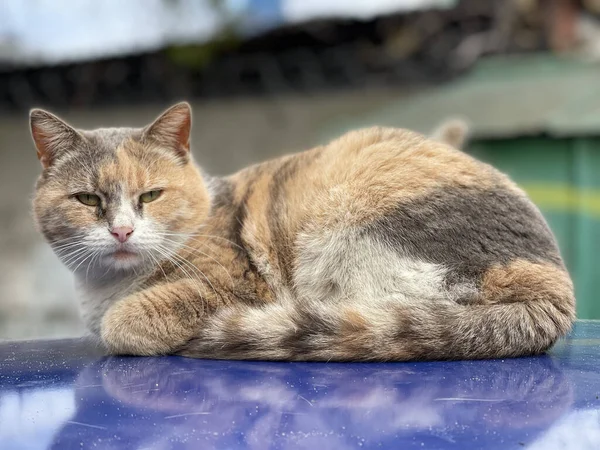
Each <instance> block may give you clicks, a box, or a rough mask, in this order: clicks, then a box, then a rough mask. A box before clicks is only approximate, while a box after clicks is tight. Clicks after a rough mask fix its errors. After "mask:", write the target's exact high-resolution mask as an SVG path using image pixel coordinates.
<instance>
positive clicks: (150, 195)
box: [140, 189, 162, 203]
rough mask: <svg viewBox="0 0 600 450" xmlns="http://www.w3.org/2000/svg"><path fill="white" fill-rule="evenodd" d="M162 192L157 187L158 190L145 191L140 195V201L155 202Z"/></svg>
mask: <svg viewBox="0 0 600 450" xmlns="http://www.w3.org/2000/svg"><path fill="white" fill-rule="evenodd" d="M160 194H162V191H161V190H159V189H157V190H156V191H148V192H144V193H143V194H142V195H140V202H142V203H150V202H153V201H154V200H156V199H157V198H158V197H160Z"/></svg>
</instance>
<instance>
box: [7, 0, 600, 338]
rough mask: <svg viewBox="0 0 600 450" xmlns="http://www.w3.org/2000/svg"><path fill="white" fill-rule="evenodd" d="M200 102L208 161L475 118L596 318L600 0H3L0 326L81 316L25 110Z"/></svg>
mask: <svg viewBox="0 0 600 450" xmlns="http://www.w3.org/2000/svg"><path fill="white" fill-rule="evenodd" d="M182 99H187V100H189V101H190V102H191V103H192V105H193V107H194V128H193V146H194V153H195V154H196V157H197V160H198V161H200V162H201V163H202V164H203V165H204V166H205V168H206V169H207V170H208V171H210V172H212V173H215V174H227V173H229V172H232V171H235V170H237V169H239V168H241V167H243V166H245V165H247V164H249V163H252V162H256V161H259V160H263V159H266V158H269V157H273V156H277V155H280V154H283V153H287V152H291V151H297V150H302V149H306V148H308V147H311V146H313V145H315V144H318V143H322V142H324V141H326V140H328V139H330V138H332V137H335V136H336V135H338V134H340V133H342V132H344V131H346V130H348V129H351V128H355V127H359V126H366V125H373V124H379V125H389V126H400V127H408V128H413V129H416V130H419V131H422V132H429V131H430V130H432V129H433V128H434V127H435V126H437V125H438V124H439V123H440V122H442V121H443V120H445V119H446V118H448V117H457V116H458V117H463V118H465V119H467V120H468V121H469V122H470V124H471V126H472V139H471V141H470V144H469V146H468V149H467V151H468V152H470V153H472V154H474V155H476V156H477V157H479V158H481V159H483V160H485V161H488V162H491V163H492V164H494V165H496V166H497V167H498V168H500V169H501V170H503V171H505V172H508V173H509V174H510V175H511V176H512V177H513V178H515V179H516V180H517V181H518V182H519V183H520V184H521V186H522V187H523V188H524V189H525V190H527V191H528V193H529V194H530V195H531V197H532V198H533V200H534V201H535V202H536V203H537V204H538V205H539V206H540V207H541V208H542V210H543V212H544V214H545V215H546V217H547V219H548V220H549V222H550V224H551V227H552V228H553V230H554V231H555V233H556V234H557V236H558V239H559V241H560V245H561V249H562V251H563V254H564V256H565V258H566V261H567V264H568V266H569V269H570V270H571V272H572V274H573V277H574V280H575V283H576V288H577V294H578V302H579V303H578V314H579V317H580V318H584V319H600V303H599V302H598V300H597V297H596V293H597V292H600V276H598V275H600V273H599V272H598V267H599V265H598V264H597V262H598V260H599V259H600V253H599V250H600V175H599V172H600V0H370V1H364V0H326V1H325V0H319V1H317V0H128V1H122V0H103V1H102V2H98V1H94V0H71V1H69V0H2V1H1V2H0V192H1V193H2V195H0V339H2V338H11V339H17V338H19V339H20V338H34V337H58V336H75V335H79V334H81V333H82V331H83V328H82V326H81V324H80V322H79V318H78V310H77V303H76V298H75V293H74V290H73V283H72V279H71V275H70V274H69V273H68V272H67V271H66V269H64V268H63V267H62V266H61V265H60V263H59V262H58V260H57V259H56V258H55V257H54V256H53V254H52V252H51V251H50V249H49V248H48V247H47V246H46V245H45V244H44V243H43V241H42V239H41V237H40V236H39V235H38V234H37V232H36V231H35V229H34V226H33V221H32V219H31V215H30V209H29V208H30V198H31V194H32V191H33V184H34V181H35V179H36V177H37V175H38V174H39V171H40V166H39V163H38V161H37V158H36V156H35V150H34V147H33V145H32V143H31V141H30V137H29V130H28V117H27V113H28V109H29V108H31V107H32V106H41V107H45V108H48V109H51V110H52V111H54V112H56V113H57V114H59V115H61V116H63V117H64V118H66V119H67V120H68V121H70V122H71V123H72V124H73V125H75V126H77V127H81V128H85V127H98V126H119V125H121V126H125V125H130V126H137V125H143V124H146V123H147V122H149V121H150V120H151V119H152V118H153V117H155V116H156V115H157V114H158V113H159V112H160V111H161V109H162V108H164V107H166V106H167V105H168V104H170V103H172V102H175V101H178V100H182Z"/></svg>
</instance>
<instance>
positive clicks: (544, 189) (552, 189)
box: [521, 184, 600, 218]
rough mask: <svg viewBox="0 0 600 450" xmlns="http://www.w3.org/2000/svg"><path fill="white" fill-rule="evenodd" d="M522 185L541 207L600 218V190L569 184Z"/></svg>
mask: <svg viewBox="0 0 600 450" xmlns="http://www.w3.org/2000/svg"><path fill="white" fill-rule="evenodd" d="M521 187H522V188H523V189H524V190H525V191H526V192H527V194H528V195H529V196H530V197H531V199H532V200H533V202H534V203H535V204H536V205H537V206H539V207H540V208H541V209H544V210H547V211H558V212H568V213H574V214H586V215H589V216H592V217H595V218H600V190H598V189H577V188H574V187H573V186H568V185H556V184H548V185H545V184H524V185H521Z"/></svg>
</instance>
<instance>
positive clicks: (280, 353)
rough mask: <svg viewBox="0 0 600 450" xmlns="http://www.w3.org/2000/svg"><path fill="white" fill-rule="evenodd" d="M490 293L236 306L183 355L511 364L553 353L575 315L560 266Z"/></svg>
mask: <svg viewBox="0 0 600 450" xmlns="http://www.w3.org/2000/svg"><path fill="white" fill-rule="evenodd" d="M532 267H534V269H532ZM540 267H542V268H543V270H541V269H540ZM481 293H482V295H481V299H480V301H479V302H478V303H476V304H466V305H463V304H459V303H457V302H453V301H449V300H448V301H439V302H431V301H429V302H425V301H421V302H419V301H416V300H417V299H415V301H413V302H409V303H406V301H402V302H400V301H395V300H394V299H385V300H375V301H369V302H366V301H365V302H354V303H351V304H348V305H340V304H339V303H336V304H334V303H326V302H320V303H310V302H309V303H302V304H300V303H295V304H279V303H278V304H269V305H265V306H263V307H249V306H240V307H235V308H227V309H224V310H222V311H220V312H219V313H218V314H216V315H215V316H213V317H211V318H210V319H209V320H208V321H207V323H206V324H205V325H206V326H205V327H203V330H202V331H201V334H200V335H199V336H198V337H197V338H195V339H193V340H192V341H190V342H189V343H188V344H187V345H186V346H185V348H183V349H182V350H181V351H180V352H179V354H182V355H184V356H191V357H197V358H217V359H260V360H294V361H407V360H428V359H436V360H446V359H483V358H504V357H515V356H524V355H534V354H539V353H542V352H544V351H546V350H547V349H548V348H549V347H551V346H552V345H553V344H554V343H555V342H556V340H557V339H558V338H559V337H561V336H563V335H565V334H566V333H567V332H568V331H569V330H570V328H571V325H572V323H573V321H574V318H575V301H574V297H573V291H572V284H571V281H570V279H569V277H568V275H567V274H566V273H565V272H563V271H562V270H560V269H558V268H556V267H555V268H554V269H549V268H548V266H540V265H536V264H529V265H527V264H525V265H521V266H519V265H514V264H513V265H512V266H510V269H506V268H503V269H502V270H495V271H494V270H492V271H490V272H488V274H486V276H485V277H484V279H483V282H482V286H481Z"/></svg>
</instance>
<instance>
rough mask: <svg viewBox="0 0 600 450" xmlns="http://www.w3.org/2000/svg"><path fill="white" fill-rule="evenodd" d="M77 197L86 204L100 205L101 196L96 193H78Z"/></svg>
mask: <svg viewBox="0 0 600 450" xmlns="http://www.w3.org/2000/svg"><path fill="white" fill-rule="evenodd" d="M75 198H76V199H77V200H79V201H80V202H81V203H83V204H84V205H86V206H98V205H99V204H100V197H98V196H97V195H94V194H77V195H76V196H75Z"/></svg>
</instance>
